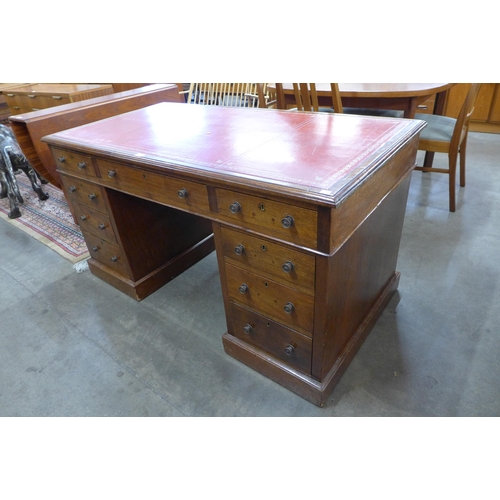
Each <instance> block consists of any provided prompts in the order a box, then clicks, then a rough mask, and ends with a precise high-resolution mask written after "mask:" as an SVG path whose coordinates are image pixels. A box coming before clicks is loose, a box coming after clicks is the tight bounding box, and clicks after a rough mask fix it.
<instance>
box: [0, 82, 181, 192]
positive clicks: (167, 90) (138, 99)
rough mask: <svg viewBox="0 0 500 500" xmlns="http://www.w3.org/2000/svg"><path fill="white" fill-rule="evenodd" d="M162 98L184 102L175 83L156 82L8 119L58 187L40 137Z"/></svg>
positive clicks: (23, 146)
mask: <svg viewBox="0 0 500 500" xmlns="http://www.w3.org/2000/svg"><path fill="white" fill-rule="evenodd" d="M0 88H1V87H0ZM163 101H168V102H184V100H183V98H181V96H180V95H179V90H178V87H177V86H176V85H173V84H156V85H148V86H146V87H141V88H138V89H134V90H128V91H124V92H117V93H114V94H108V95H104V96H100V97H94V98H92V99H85V100H84V101H79V102H73V103H70V104H64V105H61V106H57V107H52V108H48V109H43V110H40V111H33V112H31V113H25V114H24V115H16V116H11V117H10V122H11V127H12V130H13V131H14V134H15V135H16V138H17V141H18V143H19V145H20V146H21V149H22V150H23V152H24V154H25V156H26V158H28V160H29V161H30V163H31V164H32V165H33V167H34V168H35V169H36V170H37V171H38V172H39V173H40V174H41V175H42V176H44V177H45V178H46V179H47V180H48V181H50V182H51V183H52V184H54V185H55V186H57V187H61V179H60V177H59V173H58V172H57V165H56V162H55V161H54V158H53V157H52V155H51V153H50V151H49V147H48V146H47V144H45V143H44V142H42V140H41V139H42V137H44V136H45V135H49V134H52V133H54V132H58V131H60V130H64V129H67V128H72V127H77V126H79V125H84V124H86V123H91V122H94V121H96V120H103V119H104V118H108V117H110V116H114V115H117V114H121V113H127V112H129V111H132V110H134V109H138V108H144V107H146V106H150V105H152V104H157V103H158V102H163ZM82 174H83V172H82Z"/></svg>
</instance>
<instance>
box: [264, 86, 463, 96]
mask: <svg viewBox="0 0 500 500" xmlns="http://www.w3.org/2000/svg"><path fill="white" fill-rule="evenodd" d="M269 85H271V88H274V85H275V84H272V83H271V84H269ZM453 85H454V84H453V83H339V91H340V94H341V96H342V97H379V98H380V97H391V98H395V97H420V96H428V95H432V94H436V93H438V92H443V91H444V90H447V89H449V88H451V87H452V86H453ZM283 90H286V91H290V90H291V91H293V84H292V83H283ZM316 90H317V91H318V93H321V92H331V90H330V84H329V83H317V84H316Z"/></svg>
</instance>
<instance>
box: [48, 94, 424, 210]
mask: <svg viewBox="0 0 500 500" xmlns="http://www.w3.org/2000/svg"><path fill="white" fill-rule="evenodd" d="M423 123H424V122H420V121H417V120H404V119H396V118H394V119H393V118H377V117H369V116H354V115H343V114H332V113H302V112H293V111H277V110H266V109H244V108H229V107H218V106H202V105H189V104H183V103H161V104H156V105H154V106H149V107H147V108H143V109H140V110H137V111H132V112H130V113H126V114H122V115H118V116H114V117H112V118H108V119H105V120H101V121H98V122H94V123H91V124H88V125H83V126H81V127H76V128H73V129H69V130H65V131H63V132H59V133H57V134H53V135H51V136H48V137H46V138H44V140H46V141H47V142H49V143H52V144H55V145H64V146H67V147H75V148H77V149H79V150H82V149H83V150H84V151H87V152H91V153H95V154H101V155H105V156H111V157H113V158H116V159H125V160H131V161H132V162H134V163H140V164H142V165H146V166H149V167H154V169H155V170H158V169H168V170H169V171H180V172H191V173H193V172H196V173H199V174H202V175H205V176H209V177H213V178H220V179H223V180H225V181H228V180H229V181H235V182H238V183H239V184H251V185H254V186H259V185H261V186H265V187H266V188H267V189H273V190H275V191H280V190H281V188H283V189H286V191H287V192H289V191H290V189H292V190H294V191H297V192H303V194H304V195H306V197H309V198H310V197H311V196H312V197H313V198H317V199H321V200H323V201H326V202H333V203H335V202H338V201H339V196H340V197H343V196H345V194H346V193H347V192H348V191H350V190H351V189H352V188H353V187H355V185H357V184H358V183H359V182H361V181H362V180H363V178H366V177H367V176H369V175H370V174H371V173H373V171H374V170H376V169H377V168H378V167H379V166H380V164H381V162H382V161H383V160H384V159H385V158H387V156H388V155H389V154H390V153H391V152H393V151H394V150H396V149H398V148H399V147H400V146H401V144H402V143H404V142H405V141H406V140H408V139H409V138H410V137H412V136H414V135H415V134H416V133H418V132H419V131H420V129H421V128H422V127H423Z"/></svg>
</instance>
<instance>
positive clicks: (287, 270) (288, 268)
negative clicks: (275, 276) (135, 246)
mask: <svg viewBox="0 0 500 500" xmlns="http://www.w3.org/2000/svg"><path fill="white" fill-rule="evenodd" d="M293 267H294V266H293V262H290V261H289V260H287V261H286V262H285V263H284V264H283V265H282V266H281V269H283V271H284V272H285V273H291V272H292V271H293Z"/></svg>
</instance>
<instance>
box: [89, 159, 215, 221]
mask: <svg viewBox="0 0 500 500" xmlns="http://www.w3.org/2000/svg"><path fill="white" fill-rule="evenodd" d="M97 165H98V168H99V171H100V175H101V179H102V180H101V184H103V185H106V186H109V187H111V188H115V189H118V190H120V191H124V192H126V193H129V194H135V195H137V196H141V197H146V198H148V199H149V200H152V201H157V202H159V203H163V204H165V205H169V206H171V207H174V208H180V209H182V210H186V211H188V212H195V213H199V212H200V211H202V212H209V210H210V208H209V203H208V193H207V188H206V186H205V185H204V184H199V183H196V182H190V181H185V180H182V179H176V178H172V177H165V176H162V175H158V174H155V173H152V172H146V171H144V170H136V169H132V168H130V166H124V165H121V164H120V163H116V162H111V161H107V160H101V159H99V160H98V161H97Z"/></svg>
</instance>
